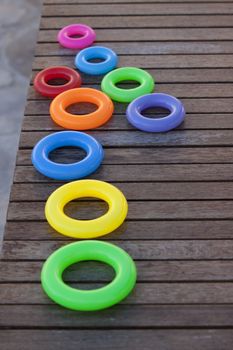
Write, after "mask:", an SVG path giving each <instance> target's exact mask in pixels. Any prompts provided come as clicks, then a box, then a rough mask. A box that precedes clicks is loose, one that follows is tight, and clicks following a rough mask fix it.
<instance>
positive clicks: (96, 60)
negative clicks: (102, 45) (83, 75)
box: [87, 58, 105, 63]
mask: <svg viewBox="0 0 233 350" xmlns="http://www.w3.org/2000/svg"><path fill="white" fill-rule="evenodd" d="M87 61H88V62H90V63H100V62H104V61H105V59H104V58H90V59H87Z"/></svg>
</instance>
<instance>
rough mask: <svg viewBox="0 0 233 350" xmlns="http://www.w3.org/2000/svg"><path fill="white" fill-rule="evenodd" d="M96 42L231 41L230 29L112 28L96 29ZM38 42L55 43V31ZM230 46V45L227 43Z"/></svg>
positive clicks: (40, 36) (45, 32)
mask: <svg viewBox="0 0 233 350" xmlns="http://www.w3.org/2000/svg"><path fill="white" fill-rule="evenodd" d="M96 36H97V40H96V43H99V42H102V41H103V42H108V41H110V42H114V41H118V42H119V41H123V42H124V41H131V42H133V41H134V42H137V43H138V42H140V41H144V42H153V41H155V42H158V41H179V40H181V41H185V40H186V41H198V40H200V41H205V40H214V41H217V40H232V30H231V28H205V30H203V28H185V30H184V29H183V28H172V29H171V28H149V29H147V28H142V29H141V28H134V30H132V29H128V28H124V29H123V28H122V29H118V28H114V29H108V30H106V29H97V30H96ZM38 42H39V43H40V42H56V43H57V30H53V29H49V30H47V29H44V30H41V31H40V32H39V35H38ZM229 45H231V43H229Z"/></svg>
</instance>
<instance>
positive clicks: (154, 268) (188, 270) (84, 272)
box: [0, 260, 233, 325]
mask: <svg viewBox="0 0 233 350" xmlns="http://www.w3.org/2000/svg"><path fill="white" fill-rule="evenodd" d="M42 264H43V262H42V261H9V260H8V261H2V262H1V264H0V273H1V275H0V282H11V283H12V282H40V272H41V268H42ZM136 264H137V272H138V277H137V281H138V282H156V281H157V282H159V281H160V282H165V281H166V282H169V281H170V282H185V281H186V282H188V281H196V282H198V281H212V282H213V281H215V282H217V281H223V282H226V281H228V282H232V280H233V261H227V260H226V261H220V260H214V261H172V260H170V261H159V260H158V261H136ZM113 277H114V273H113V271H111V270H110V269H109V268H108V269H107V266H106V265H102V264H101V265H100V264H98V263H96V262H85V263H83V264H82V263H79V264H76V265H75V266H74V265H73V266H72V267H71V268H69V269H68V270H67V271H66V272H65V274H64V280H65V281H66V282H96V281H99V282H109V281H111V280H112V279H113ZM0 313H1V311H0ZM0 318H1V316H0ZM232 322H233V321H232ZM0 325H1V323H0Z"/></svg>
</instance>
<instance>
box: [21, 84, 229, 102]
mask: <svg viewBox="0 0 233 350" xmlns="http://www.w3.org/2000/svg"><path fill="white" fill-rule="evenodd" d="M83 86H85V87H91V88H93V89H98V90H100V85H93V84H87V85H86V84H83ZM128 87H133V86H132V85H131V86H130V85H126V86H125V88H126V89H127V88H128ZM155 91H156V92H163V93H167V94H170V95H173V96H176V97H177V98H183V97H191V98H193V97H202V98H203V97H216V98H217V97H223V98H224V97H233V83H224V84H222V83H220V84H200V83H199V84H198V83H191V84H160V83H157V82H155ZM28 99H29V100H30V99H33V100H48V99H47V98H46V97H43V96H42V95H40V94H39V93H38V92H36V91H35V89H34V87H33V86H31V87H30V88H29V90H28Z"/></svg>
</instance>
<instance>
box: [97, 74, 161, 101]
mask: <svg viewBox="0 0 233 350" xmlns="http://www.w3.org/2000/svg"><path fill="white" fill-rule="evenodd" d="M124 80H134V81H138V82H139V83H140V86H138V87H136V88H134V89H121V88H118V87H117V86H116V84H117V83H119V82H121V81H124ZM101 89H102V90H103V91H104V92H105V93H106V94H107V95H108V96H109V97H110V98H111V99H112V100H114V101H118V102H131V101H133V100H134V99H135V98H137V97H139V96H142V95H145V94H148V93H149V92H152V91H153V90H154V80H153V78H152V76H151V75H150V74H149V73H147V72H146V71H145V70H143V69H139V68H135V67H123V68H118V69H115V70H113V71H112V72H109V73H108V74H107V75H105V77H104V78H103V80H102V83H101Z"/></svg>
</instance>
